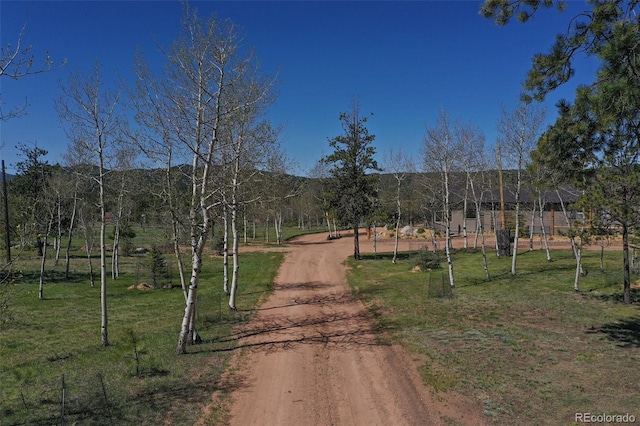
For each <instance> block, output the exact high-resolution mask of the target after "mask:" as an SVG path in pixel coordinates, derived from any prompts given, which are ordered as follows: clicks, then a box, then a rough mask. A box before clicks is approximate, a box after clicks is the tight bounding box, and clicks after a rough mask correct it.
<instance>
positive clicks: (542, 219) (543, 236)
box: [538, 191, 551, 262]
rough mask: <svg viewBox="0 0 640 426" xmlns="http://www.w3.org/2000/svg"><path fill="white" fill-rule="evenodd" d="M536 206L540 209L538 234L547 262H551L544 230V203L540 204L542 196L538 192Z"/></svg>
mask: <svg viewBox="0 0 640 426" xmlns="http://www.w3.org/2000/svg"><path fill="white" fill-rule="evenodd" d="M538 205H539V207H540V213H539V214H540V232H541V233H542V241H543V242H544V249H545V251H546V254H547V262H551V251H550V250H549V240H548V239H547V231H546V229H545V228H544V203H543V202H542V194H541V193H540V191H538Z"/></svg>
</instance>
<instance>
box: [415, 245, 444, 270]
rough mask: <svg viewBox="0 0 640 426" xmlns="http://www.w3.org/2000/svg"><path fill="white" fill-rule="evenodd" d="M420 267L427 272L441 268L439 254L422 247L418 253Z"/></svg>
mask: <svg viewBox="0 0 640 426" xmlns="http://www.w3.org/2000/svg"><path fill="white" fill-rule="evenodd" d="M417 264H418V266H420V268H421V269H422V270H423V271H425V270H430V269H439V268H440V256H439V254H438V252H436V253H434V252H432V251H430V250H429V249H428V248H427V247H426V246H422V247H421V248H420V251H418V263H417Z"/></svg>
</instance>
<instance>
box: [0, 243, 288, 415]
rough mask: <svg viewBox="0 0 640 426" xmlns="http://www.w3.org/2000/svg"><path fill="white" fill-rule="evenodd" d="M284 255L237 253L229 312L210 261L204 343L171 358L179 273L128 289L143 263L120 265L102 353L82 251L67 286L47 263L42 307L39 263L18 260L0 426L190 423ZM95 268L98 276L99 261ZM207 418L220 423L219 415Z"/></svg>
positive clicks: (203, 291)
mask: <svg viewBox="0 0 640 426" xmlns="http://www.w3.org/2000/svg"><path fill="white" fill-rule="evenodd" d="M29 255H30V256H32V257H29ZM282 255H283V254H282V253H245V254H242V255H241V262H242V269H241V275H240V287H239V293H238V299H237V306H238V310H237V311H236V312H233V311H230V310H229V309H228V307H227V304H226V303H227V302H226V298H225V296H224V294H223V293H222V278H221V277H222V273H221V268H222V260H221V259H220V258H216V257H214V256H210V257H208V259H207V261H205V264H204V268H203V273H202V278H201V284H200V290H199V299H198V309H197V312H198V313H197V329H198V331H199V333H200V335H201V336H202V338H203V340H204V342H203V344H201V345H197V346H191V347H189V348H188V350H189V354H187V355H183V356H176V355H174V353H175V348H176V344H177V339H178V333H179V330H180V324H181V319H182V315H183V313H184V298H183V295H182V291H181V289H180V288H179V284H178V279H177V271H173V274H174V281H173V284H174V286H173V288H171V289H157V290H147V291H142V290H138V289H130V287H131V286H132V285H135V284H137V283H138V282H139V281H140V280H141V274H140V268H141V267H140V265H141V262H140V259H139V258H138V257H135V256H132V257H124V258H123V257H121V271H123V272H122V274H121V276H120V278H118V279H117V280H111V278H109V284H108V304H109V306H108V312H109V340H110V343H111V345H110V346H108V347H106V348H105V347H102V346H101V340H100V289H99V279H98V281H97V283H96V287H95V288H92V287H90V285H89V280H88V278H87V276H86V269H87V266H86V259H85V258H83V256H82V253H76V258H74V259H73V264H72V267H71V270H72V277H71V279H70V280H69V281H64V279H63V266H62V264H63V263H64V262H61V264H60V266H57V267H55V268H53V266H52V265H53V263H52V262H53V260H50V261H49V260H48V262H49V264H48V268H47V269H48V272H47V280H46V284H45V290H44V295H45V299H44V300H39V299H38V289H37V281H38V277H39V272H38V271H39V261H38V260H37V259H36V258H34V257H33V253H31V254H29V253H27V254H26V255H23V256H22V257H21V258H20V259H19V260H18V261H17V262H16V265H15V268H14V269H17V270H19V271H20V274H18V275H17V276H18V279H17V280H16V281H15V283H16V285H15V286H14V287H13V288H14V289H15V290H16V294H15V296H14V297H13V299H12V300H11V306H12V314H13V319H12V321H11V322H10V323H9V324H6V325H5V326H4V327H3V328H2V329H0V383H1V386H0V425H2V426H4V425H39V424H42V425H51V424H57V425H60V424H69V425H70V424H77V425H102V424H104V425H125V424H127V425H129V424H130V425H158V424H163V422H165V421H169V422H170V423H169V424H193V422H194V421H195V419H197V418H198V417H199V416H200V415H201V411H200V410H201V408H202V406H203V405H204V404H206V403H207V402H209V401H210V398H211V394H212V393H213V392H214V391H215V390H216V386H217V380H218V379H219V378H220V375H221V374H222V372H223V371H224V370H225V368H227V367H228V362H229V359H230V356H231V354H232V351H231V350H230V349H232V348H233V347H234V346H235V345H236V341H235V340H234V339H233V331H232V329H233V327H234V326H237V325H238V324H242V323H244V322H246V321H247V320H248V319H249V318H250V317H251V315H252V313H253V312H254V311H253V307H254V306H255V304H256V303H257V302H258V301H259V300H260V299H261V298H262V297H264V296H265V295H266V294H267V293H268V292H270V290H271V288H272V286H271V285H272V283H273V279H274V277H275V273H276V271H277V268H278V266H279V265H280V262H281V259H282ZM167 259H171V256H167ZM94 262H95V263H94V268H98V267H99V259H97V258H96V259H94ZM211 415H212V416H213V418H214V419H215V418H218V419H221V420H223V419H224V416H225V413H215V412H214V413H212V414H211Z"/></svg>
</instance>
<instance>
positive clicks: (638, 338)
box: [587, 316, 640, 348]
mask: <svg viewBox="0 0 640 426" xmlns="http://www.w3.org/2000/svg"><path fill="white" fill-rule="evenodd" d="M587 333H592V334H593V333H602V334H605V335H606V336H607V337H608V338H609V339H610V340H613V341H614V342H616V344H617V345H618V346H619V347H622V348H640V316H636V317H632V318H628V319H624V320H620V321H615V322H612V323H609V324H605V325H603V326H601V327H598V328H595V327H592V328H591V329H589V331H587Z"/></svg>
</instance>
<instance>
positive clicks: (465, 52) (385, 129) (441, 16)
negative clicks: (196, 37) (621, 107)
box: [0, 0, 595, 174]
mask: <svg viewBox="0 0 640 426" xmlns="http://www.w3.org/2000/svg"><path fill="white" fill-rule="evenodd" d="M192 5H193V6H195V7H196V8H197V9H198V11H199V15H200V16H201V17H203V18H206V17H208V16H210V15H211V14H212V13H216V14H217V16H218V17H220V18H230V19H231V20H232V21H234V22H235V23H237V24H239V25H240V26H241V27H242V28H243V30H244V32H245V34H246V37H245V43H246V44H247V45H248V46H253V47H255V50H256V53H257V55H258V57H259V58H260V60H261V62H262V67H263V70H264V72H265V73H267V74H272V75H275V74H276V72H277V73H278V80H277V87H276V91H277V93H278V98H277V100H276V102H275V103H274V104H273V105H272V106H271V108H270V111H269V117H270V118H271V120H272V122H273V124H274V125H280V124H281V125H283V126H284V129H283V132H282V134H281V141H282V146H283V148H284V150H285V151H286V154H287V157H288V158H290V159H292V160H294V161H295V163H296V165H297V167H295V168H294V169H292V170H291V172H293V173H296V174H304V173H305V172H306V171H307V170H308V169H309V168H311V167H312V166H313V165H314V164H315V162H316V161H317V160H318V159H320V158H321V157H322V156H323V155H327V154H329V153H330V148H329V144H328V138H331V137H333V136H336V135H338V134H340V133H341V127H340V122H339V120H338V116H339V114H340V113H341V112H343V111H348V110H349V108H350V105H351V102H352V99H354V97H355V98H358V99H359V100H360V106H361V110H362V112H365V113H368V112H372V113H373V114H374V115H373V117H371V118H370V120H369V123H368V124H369V126H368V127H369V130H370V132H371V133H372V134H374V135H376V140H375V142H374V146H375V147H376V149H377V151H378V156H379V160H382V159H383V154H385V153H386V152H388V151H389V149H391V148H393V149H399V148H401V149H402V150H403V152H406V153H410V152H414V153H416V155H418V153H419V150H420V146H421V145H422V139H423V136H424V129H425V125H429V126H431V125H433V124H434V123H435V120H436V118H437V116H438V114H439V112H440V111H441V110H442V109H444V110H446V111H447V112H448V114H449V115H450V117H451V118H452V119H458V120H461V121H463V122H467V123H472V124H474V125H475V126H476V127H478V128H479V129H481V130H482V131H483V132H484V134H485V137H486V143H487V145H489V146H493V145H494V144H495V139H496V130H495V129H496V124H497V122H498V120H499V118H500V115H501V105H504V106H505V107H506V108H507V109H508V110H511V109H513V108H515V106H516V105H517V102H518V99H519V94H520V90H521V84H522V82H523V80H524V78H525V76H526V72H527V71H528V69H529V68H530V65H531V57H532V56H533V55H534V54H535V53H539V52H547V51H548V50H549V48H550V46H551V44H552V43H553V40H554V37H555V34H556V33H558V32H563V31H565V30H566V26H567V23H568V21H569V19H570V18H571V17H572V16H574V15H575V13H576V12H578V11H581V10H584V9H585V8H586V5H585V3H584V2H581V1H580V2H578V1H576V2H569V9H568V10H567V11H565V12H563V13H560V12H557V11H556V10H544V11H542V13H539V14H537V15H535V16H534V17H533V18H532V20H531V21H530V22H528V23H526V24H519V23H517V22H513V23H510V24H509V25H507V26H505V27H497V26H496V25H495V24H494V23H493V22H492V21H490V20H488V19H485V18H482V17H481V16H480V15H479V14H478V10H479V8H480V5H481V2H480V1H402V2H400V1H394V2H386V1H374V2H369V1H344V2H337V1H332V2H328V1H318V2H315V1H260V2H250V1H233V2H232V1H226V2H217V1H192ZM181 15H182V6H181V4H180V3H179V2H177V1H124V2H118V1H105V2H101V1H40V2H36V1H19V2H13V1H6V0H2V2H0V44H2V45H3V46H6V45H7V44H9V43H15V39H16V37H17V34H18V33H19V31H20V28H21V27H22V26H23V25H24V23H25V22H26V23H27V32H26V35H25V37H24V42H25V43H27V44H30V45H33V47H34V53H35V55H36V58H41V57H43V56H44V52H45V51H48V52H49V53H50V55H51V57H52V59H54V60H58V61H61V60H63V59H66V60H67V65H66V66H65V67H63V68H61V69H60V70H57V71H55V72H51V73H47V74H41V75H37V76H31V77H28V78H24V79H21V80H18V81H13V80H9V79H8V78H4V77H3V78H2V79H1V80H2V81H0V90H1V93H2V103H3V109H8V108H10V107H11V106H12V105H15V104H17V103H20V102H24V99H25V98H27V99H28V102H29V104H30V106H29V109H28V115H26V116H24V117H22V118H18V119H13V120H9V121H6V122H3V123H0V126H1V127H0V142H1V143H2V144H3V148H2V150H1V152H0V155H1V158H2V159H4V160H5V163H6V164H7V169H8V170H9V172H11V171H12V170H13V165H14V164H15V163H16V162H17V161H19V160H20V159H19V157H17V150H16V149H15V146H16V145H18V144H25V145H27V146H33V145H34V144H36V143H37V145H38V146H39V147H41V148H44V149H46V150H48V151H49V155H48V156H47V157H46V160H48V161H49V162H50V163H56V162H61V161H62V157H61V154H62V153H63V152H64V151H66V148H67V138H66V136H65V134H64V131H63V127H62V125H61V123H60V122H59V120H58V117H57V114H56V112H55V109H54V100H55V99H56V98H58V97H59V96H60V91H59V87H58V81H64V80H65V79H66V77H67V75H68V73H69V72H70V71H77V70H82V71H87V72H88V71H89V70H91V68H92V67H93V64H94V62H95V60H99V61H100V62H101V64H102V73H103V77H104V78H105V79H111V80H115V78H116V76H120V77H122V78H124V80H125V81H127V80H130V78H131V73H132V63H133V56H134V51H135V49H136V46H140V47H141V48H142V50H143V51H144V53H145V55H146V57H147V59H148V60H149V61H150V62H152V63H156V62H157V61H160V59H161V56H160V55H159V53H158V51H157V47H156V46H157V45H156V43H159V44H160V45H163V46H168V45H169V44H170V43H171V42H172V40H174V39H175V37H176V36H177V34H178V33H179V31H180V18H181ZM158 63H159V62H158ZM594 72H595V65H594V64H593V63H592V62H587V61H584V62H581V63H580V64H579V67H578V69H577V72H576V78H575V79H574V81H573V83H571V84H570V85H567V86H566V87H563V88H562V89H561V90H558V91H557V92H556V93H554V94H553V95H552V96H550V97H549V98H548V99H547V101H545V106H546V107H547V122H551V121H552V120H553V119H554V117H555V115H556V112H555V108H554V104H555V103H556V102H557V101H558V100H559V99H561V98H568V99H572V98H573V90H574V89H575V87H576V85H577V84H578V83H584V82H588V81H590V80H591V79H592V77H593V75H594Z"/></svg>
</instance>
